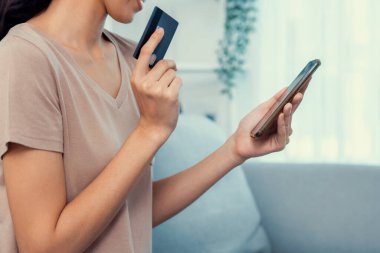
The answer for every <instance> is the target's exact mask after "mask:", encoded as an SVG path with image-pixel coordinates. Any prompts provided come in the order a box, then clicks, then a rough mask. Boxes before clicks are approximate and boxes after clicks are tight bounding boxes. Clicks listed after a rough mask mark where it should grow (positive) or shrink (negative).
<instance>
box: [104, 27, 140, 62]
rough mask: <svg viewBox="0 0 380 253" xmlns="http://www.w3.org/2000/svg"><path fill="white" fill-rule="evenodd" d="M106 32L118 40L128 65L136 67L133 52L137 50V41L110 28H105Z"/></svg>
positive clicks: (117, 42)
mask: <svg viewBox="0 0 380 253" xmlns="http://www.w3.org/2000/svg"><path fill="white" fill-rule="evenodd" d="M105 33H106V34H107V35H109V36H110V37H111V38H112V39H113V40H114V41H115V42H116V44H117V46H118V47H119V49H120V51H121V53H122V54H123V56H124V58H125V60H126V61H127V63H128V65H129V66H130V67H134V65H135V64H136V59H135V58H134V57H133V52H134V51H135V48H136V45H137V43H136V42H135V41H133V40H130V39H127V38H124V37H122V36H120V35H119V34H116V33H113V32H110V31H108V30H105Z"/></svg>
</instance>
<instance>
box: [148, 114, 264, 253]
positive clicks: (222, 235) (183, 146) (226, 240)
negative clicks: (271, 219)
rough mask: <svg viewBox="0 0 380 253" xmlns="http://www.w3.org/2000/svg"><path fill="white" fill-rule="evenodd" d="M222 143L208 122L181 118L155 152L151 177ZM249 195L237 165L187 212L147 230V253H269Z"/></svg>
mask: <svg viewBox="0 0 380 253" xmlns="http://www.w3.org/2000/svg"><path fill="white" fill-rule="evenodd" d="M225 140H226V135H225V133H224V132H223V131H222V130H221V128H220V127H218V126H217V125H216V124H215V123H214V122H212V121H210V120H209V119H207V118H205V117H201V116H196V115H187V114H182V115H181V116H180V118H179V121H178V125H177V128H176V129H175V131H174V132H173V134H172V135H171V137H170V138H169V140H168V141H167V142H166V143H165V144H164V146H163V147H162V148H161V149H160V150H159V152H158V153H157V155H156V157H155V161H154V169H153V170H154V178H155V179H156V180H157V179H160V178H164V177H167V176H170V175H173V174H175V173H178V172H179V171H181V170H183V169H186V168H188V167H190V166H192V165H194V164H196V163H197V162H199V161H201V160H202V159H203V158H205V157H206V156H207V155H209V154H210V153H212V152H213V151H214V150H216V149H217V148H218V147H219V146H220V145H222V144H223V143H224V141H225ZM269 251H270V246H269V243H268V240H267V237H266V234H265V231H264V230H263V228H262V226H261V224H260V214H259V212H258V209H257V207H256V203H255V200H254V197H253V195H252V193H251V191H250V188H249V186H248V184H247V181H246V178H245V175H244V173H243V170H242V168H241V167H240V166H239V167H237V168H235V169H234V170H233V171H231V172H230V173H229V174H227V175H226V176H225V177H224V178H222V179H221V180H220V181H219V182H217V183H216V184H215V185H214V186H213V187H212V188H211V189H210V190H208V191H207V192H206V193H205V194H203V195H202V196H201V197H200V198H199V199H198V200H197V201H195V202H194V203H193V204H192V205H190V206H189V207H188V208H186V209H185V210H183V211H182V212H181V213H179V214H177V215H176V216H175V217H173V218H171V219H170V220H168V221H166V222H164V223H163V224H161V225H159V226H158V227H156V228H155V229H154V230H153V252H155V253H170V252H176V253H178V252H182V253H186V252H189V253H190V252H191V253H194V252H197V253H202V252H207V253H213V252H215V253H216V252H217V253H239V252H269Z"/></svg>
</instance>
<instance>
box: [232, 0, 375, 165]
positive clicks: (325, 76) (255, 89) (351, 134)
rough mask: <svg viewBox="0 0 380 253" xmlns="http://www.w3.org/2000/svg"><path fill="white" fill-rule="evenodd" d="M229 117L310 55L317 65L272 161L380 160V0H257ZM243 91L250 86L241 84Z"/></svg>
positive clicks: (277, 83)
mask: <svg viewBox="0 0 380 253" xmlns="http://www.w3.org/2000/svg"><path fill="white" fill-rule="evenodd" d="M258 9H259V11H258V22H257V24H256V32H255V34H254V35H253V39H252V41H251V52H250V60H249V64H248V69H249V70H250V71H249V74H250V76H251V77H250V79H251V80H250V85H251V86H249V87H248V86H247V85H241V88H239V89H238V90H237V91H236V94H237V97H236V99H235V101H236V104H235V105H234V107H235V111H236V112H235V122H234V123H235V124H236V123H237V122H238V119H239V118H240V117H241V116H242V115H243V114H244V113H245V112H246V111H248V109H250V108H243V107H241V106H239V105H240V104H239V101H246V100H250V101H252V103H251V104H252V105H257V104H258V103H259V102H260V101H264V100H266V99H267V98H268V97H270V96H271V95H272V94H274V93H275V92H276V91H277V90H279V89H280V88H281V87H283V86H285V85H288V84H289V83H290V82H291V81H292V80H293V78H294V77H295V76H296V75H297V74H298V73H299V71H300V70H301V69H302V68H303V67H304V65H305V64H306V63H307V62H308V61H309V60H311V59H314V58H319V59H321V61H322V66H321V67H320V69H319V70H318V71H317V72H316V73H315V75H314V77H313V80H312V83H311V84H310V86H309V88H308V90H307V93H306V96H305V98H304V101H303V103H302V105H301V106H300V108H299V109H298V111H297V112H296V114H295V115H294V118H293V121H294V122H293V129H294V135H293V136H292V138H291V143H290V145H289V146H288V148H287V149H286V150H285V151H284V152H282V153H278V154H273V155H269V156H266V157H264V158H262V160H270V161H288V162H290V161H295V162H341V163H380V1H379V0H318V1H315V0H287V1H284V0H266V1H264V0H258ZM247 91H249V92H247Z"/></svg>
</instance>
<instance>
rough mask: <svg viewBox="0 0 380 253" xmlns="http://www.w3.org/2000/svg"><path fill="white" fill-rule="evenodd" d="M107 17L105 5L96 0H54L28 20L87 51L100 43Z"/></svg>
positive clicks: (65, 43)
mask: <svg viewBox="0 0 380 253" xmlns="http://www.w3.org/2000/svg"><path fill="white" fill-rule="evenodd" d="M106 17H107V12H106V8H105V6H104V4H103V3H102V2H101V1H99V0H85V1H78V0H53V1H52V3H51V4H50V6H49V8H48V9H47V10H46V11H45V12H43V13H42V14H41V15H39V16H37V17H35V18H33V19H32V20H30V23H31V24H33V23H38V24H40V23H43V27H44V29H46V32H47V33H49V34H50V35H52V36H53V37H54V38H55V39H56V40H58V41H59V42H60V43H62V44H63V45H65V46H67V47H70V48H73V49H87V50H88V49H91V48H93V47H96V46H99V45H101V43H102V31H103V27H104V23H105V19H106Z"/></svg>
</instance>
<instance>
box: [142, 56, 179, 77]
mask: <svg viewBox="0 0 380 253" xmlns="http://www.w3.org/2000/svg"><path fill="white" fill-rule="evenodd" d="M169 69H172V70H174V71H176V70H177V65H176V63H175V61H172V60H161V61H159V62H158V63H157V64H156V65H155V66H154V67H153V68H152V70H151V71H150V72H149V74H148V79H150V80H152V81H158V80H160V79H161V78H162V77H163V75H164V74H165V73H166V72H167V71H168V70H169Z"/></svg>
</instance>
